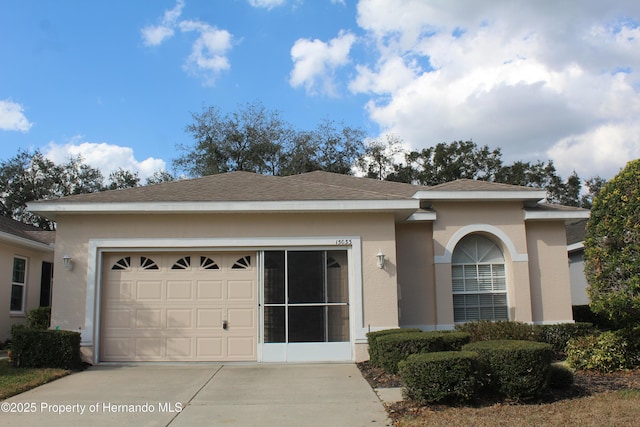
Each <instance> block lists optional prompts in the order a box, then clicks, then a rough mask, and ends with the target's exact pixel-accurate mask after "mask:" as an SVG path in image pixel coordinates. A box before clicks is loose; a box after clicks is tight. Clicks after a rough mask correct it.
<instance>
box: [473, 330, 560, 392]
mask: <svg viewBox="0 0 640 427" xmlns="http://www.w3.org/2000/svg"><path fill="white" fill-rule="evenodd" d="M462 350H464V351H473V352H477V353H478V355H479V356H480V360H481V361H482V362H483V363H484V364H485V367H486V372H487V375H486V376H485V378H484V381H483V382H484V385H485V386H486V387H487V388H488V390H489V391H491V392H495V393H498V394H500V395H502V396H505V397H507V398H509V399H514V400H526V399H531V398H534V397H536V396H538V395H539V394H540V393H542V392H543V391H545V390H546V389H547V387H548V384H549V373H550V366H551V359H552V355H553V351H552V348H551V345H549V344H546V343H541V342H532V341H521V340H518V341H509V340H501V341H480V342H475V343H471V344H467V345H465V346H464V347H463V348H462Z"/></svg>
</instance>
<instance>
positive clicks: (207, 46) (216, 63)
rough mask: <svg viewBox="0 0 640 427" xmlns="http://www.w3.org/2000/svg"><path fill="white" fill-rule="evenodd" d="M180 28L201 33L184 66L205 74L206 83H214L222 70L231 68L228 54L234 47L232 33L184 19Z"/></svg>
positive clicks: (191, 70) (199, 73)
mask: <svg viewBox="0 0 640 427" xmlns="http://www.w3.org/2000/svg"><path fill="white" fill-rule="evenodd" d="M180 30H181V31H183V32H191V31H195V32H197V33H199V34H200V35H199V37H198V39H197V40H196V41H195V42H194V43H193V46H192V47H191V54H190V55H189V58H188V59H187V62H186V63H185V65H184V68H185V69H186V70H187V71H189V72H191V73H194V74H196V75H200V76H203V77H204V78H205V84H207V85H212V84H213V83H214V82H215V79H216V77H217V76H218V75H219V73H220V72H221V71H224V70H228V69H229V68H231V65H230V64H229V59H228V58H227V56H226V55H227V53H228V51H229V50H230V49H231V47H232V36H231V33H229V32H228V31H226V30H220V29H218V28H216V27H213V26H211V25H209V24H207V23H204V22H200V21H182V22H180Z"/></svg>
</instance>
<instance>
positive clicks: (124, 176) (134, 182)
mask: <svg viewBox="0 0 640 427" xmlns="http://www.w3.org/2000/svg"><path fill="white" fill-rule="evenodd" d="M138 185H140V176H139V175H138V172H131V171H129V170H126V169H123V168H118V169H117V170H115V171H113V172H111V173H110V174H109V185H108V186H107V187H106V189H107V190H122V189H125V188H131V187H137V186H138Z"/></svg>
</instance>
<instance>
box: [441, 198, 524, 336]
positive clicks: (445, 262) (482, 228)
mask: <svg viewBox="0 0 640 427" xmlns="http://www.w3.org/2000/svg"><path fill="white" fill-rule="evenodd" d="M433 208H434V209H435V211H436V213H437V220H436V221H435V222H434V224H433V246H434V260H435V266H434V270H435V280H436V283H437V287H436V295H435V298H436V305H437V314H436V323H437V328H439V329H440V328H443V329H446V328H451V327H452V326H453V324H454V320H453V319H454V318H453V296H452V287H451V254H452V252H453V249H454V248H455V245H456V244H457V242H459V241H460V239H461V238H462V237H464V236H465V235H467V234H470V233H479V234H482V235H484V236H487V237H489V238H490V239H491V240H493V241H494V242H495V243H496V244H497V245H498V246H499V247H500V248H501V249H502V251H503V253H504V255H505V264H506V267H507V293H508V300H509V319H510V320H517V321H522V322H531V321H532V313H531V291H530V288H529V265H528V262H527V233H526V229H525V223H524V214H523V206H522V202H491V203H486V202H485V203H483V202H440V203H434V205H433Z"/></svg>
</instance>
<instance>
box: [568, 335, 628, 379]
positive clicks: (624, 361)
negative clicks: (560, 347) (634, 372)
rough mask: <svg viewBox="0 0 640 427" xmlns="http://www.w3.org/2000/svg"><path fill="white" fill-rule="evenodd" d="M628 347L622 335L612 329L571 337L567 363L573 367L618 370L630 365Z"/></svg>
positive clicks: (608, 370) (606, 370) (599, 370)
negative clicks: (595, 333)
mask: <svg viewBox="0 0 640 427" xmlns="http://www.w3.org/2000/svg"><path fill="white" fill-rule="evenodd" d="M628 347H629V345H628V343H627V340H626V339H625V338H624V336H622V334H621V333H618V332H613V331H607V332H603V333H601V334H597V335H587V336H584V337H578V338H573V339H571V340H569V344H568V345H567V363H568V364H569V366H571V367H572V368H574V369H581V370H595V371H598V372H615V371H620V370H623V369H626V368H628V367H630V366H631V363H630V360H629V358H628Z"/></svg>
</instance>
